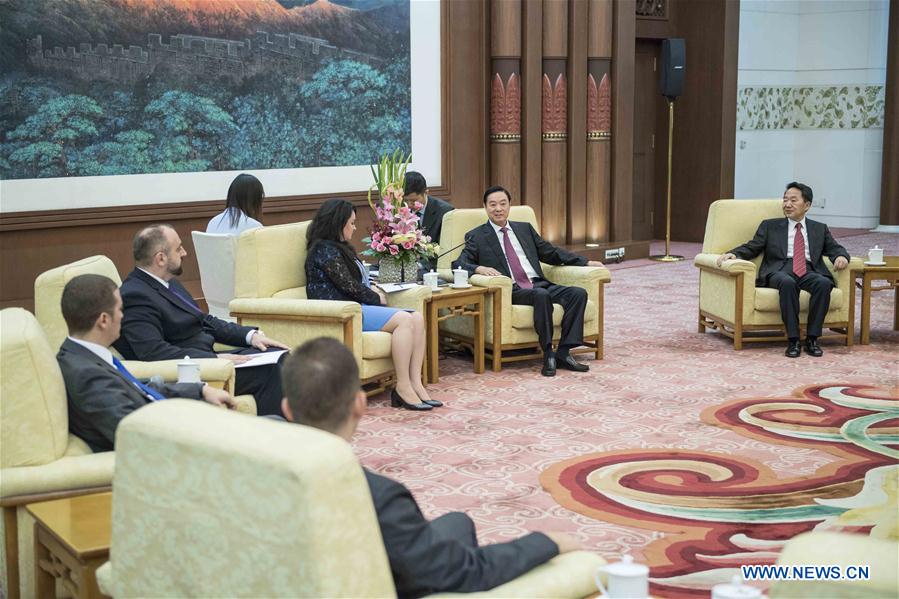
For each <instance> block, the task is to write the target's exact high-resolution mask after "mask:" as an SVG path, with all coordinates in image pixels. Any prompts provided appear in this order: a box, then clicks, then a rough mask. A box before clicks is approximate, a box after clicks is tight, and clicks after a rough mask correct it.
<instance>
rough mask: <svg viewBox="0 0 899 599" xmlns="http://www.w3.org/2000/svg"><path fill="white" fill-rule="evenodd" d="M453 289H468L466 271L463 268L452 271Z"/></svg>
mask: <svg viewBox="0 0 899 599" xmlns="http://www.w3.org/2000/svg"><path fill="white" fill-rule="evenodd" d="M453 287H468V271H467V270H465V269H464V268H454V269H453Z"/></svg>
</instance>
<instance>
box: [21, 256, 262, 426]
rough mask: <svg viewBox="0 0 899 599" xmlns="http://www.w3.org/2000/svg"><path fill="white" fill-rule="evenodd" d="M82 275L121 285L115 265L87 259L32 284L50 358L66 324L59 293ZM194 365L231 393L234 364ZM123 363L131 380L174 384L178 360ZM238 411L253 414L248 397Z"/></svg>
mask: <svg viewBox="0 0 899 599" xmlns="http://www.w3.org/2000/svg"><path fill="white" fill-rule="evenodd" d="M84 274H97V275H103V276H106V277H109V278H110V279H112V280H113V281H115V283H116V285H121V284H122V280H121V279H120V278H119V273H118V271H117V270H116V267H115V264H113V263H112V260H110V259H109V258H107V257H106V256H91V257H89V258H84V259H82V260H78V261H77V262H72V263H71V264H64V265H62V266H58V267H56V268H54V269H52V270H48V271H47V272H44V273H41V274H40V275H38V277H37V279H35V281H34V312H35V315H36V316H37V319H38V321H39V322H40V323H41V326H42V327H43V328H44V332H45V333H46V334H47V340H48V341H49V342H50V347H52V348H53V349H54V354H55V350H58V349H59V346H60V345H62V342H63V340H64V339H65V338H66V335H67V334H68V328H67V327H66V321H65V320H64V319H63V317H62V309H61V308H60V300H61V299H62V290H63V289H64V288H65V286H66V283H68V282H69V281H71V280H72V279H73V278H75V277H77V276H78V275H84ZM111 349H112V351H113V353H116V352H115V349H114V348H111ZM197 362H198V363H199V364H200V378H201V379H203V380H204V381H206V382H208V383H209V384H211V385H215V386H217V387H223V388H225V389H227V390H228V391H229V392H231V393H232V394H233V393H234V364H233V363H232V362H230V361H228V360H219V359H214V358H203V359H198V360H197ZM123 363H124V364H125V367H126V368H127V369H128V370H129V371H130V372H131V373H132V374H133V375H134V376H136V377H137V378H140V379H148V378H150V377H151V376H154V375H159V376H161V377H162V378H163V379H164V380H166V381H176V380H178V360H160V361H157V362H139V361H136V360H125V361H123ZM238 410H239V411H240V412H245V413H248V414H255V413H256V402H255V401H254V400H253V398H252V396H249V395H241V396H239V397H238Z"/></svg>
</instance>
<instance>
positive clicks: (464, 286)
mask: <svg viewBox="0 0 899 599" xmlns="http://www.w3.org/2000/svg"><path fill="white" fill-rule="evenodd" d="M449 286H450V287H451V288H452V289H468V288H469V287H471V283H468V284H467V285H456V284H455V283H450V284H449Z"/></svg>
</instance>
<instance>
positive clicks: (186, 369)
mask: <svg viewBox="0 0 899 599" xmlns="http://www.w3.org/2000/svg"><path fill="white" fill-rule="evenodd" d="M178 382H179V383H199V382H200V364H199V363H198V362H194V361H193V360H191V359H190V356H184V359H183V360H181V361H180V362H178Z"/></svg>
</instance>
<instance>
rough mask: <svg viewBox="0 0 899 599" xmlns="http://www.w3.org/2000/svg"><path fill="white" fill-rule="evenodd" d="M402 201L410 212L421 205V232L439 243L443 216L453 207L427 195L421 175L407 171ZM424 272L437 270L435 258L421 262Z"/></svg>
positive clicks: (426, 184)
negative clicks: (417, 205) (416, 205)
mask: <svg viewBox="0 0 899 599" xmlns="http://www.w3.org/2000/svg"><path fill="white" fill-rule="evenodd" d="M403 193H404V194H405V197H404V200H405V201H406V204H407V205H408V206H409V208H411V209H412V210H415V203H416V202H418V203H420V204H421V210H419V211H418V218H419V223H420V224H421V232H422V233H423V234H424V235H427V236H428V237H430V238H431V241H433V242H434V243H440V230H441V229H442V228H443V215H444V214H446V213H447V212H449V211H451V210H454V209H455V208H453V205H452V204H450V203H449V202H444V201H443V200H441V199H440V198H435V197H433V196H430V195H428V183H427V181H425V178H424V177H423V176H422V174H421V173H419V172H416V171H409V172H407V173H406V183H405V187H404V188H403ZM422 267H423V268H424V269H425V272H427V271H430V270H432V269H434V268H437V258H431V259H430V260H427V261H425V262H423V264H422Z"/></svg>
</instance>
